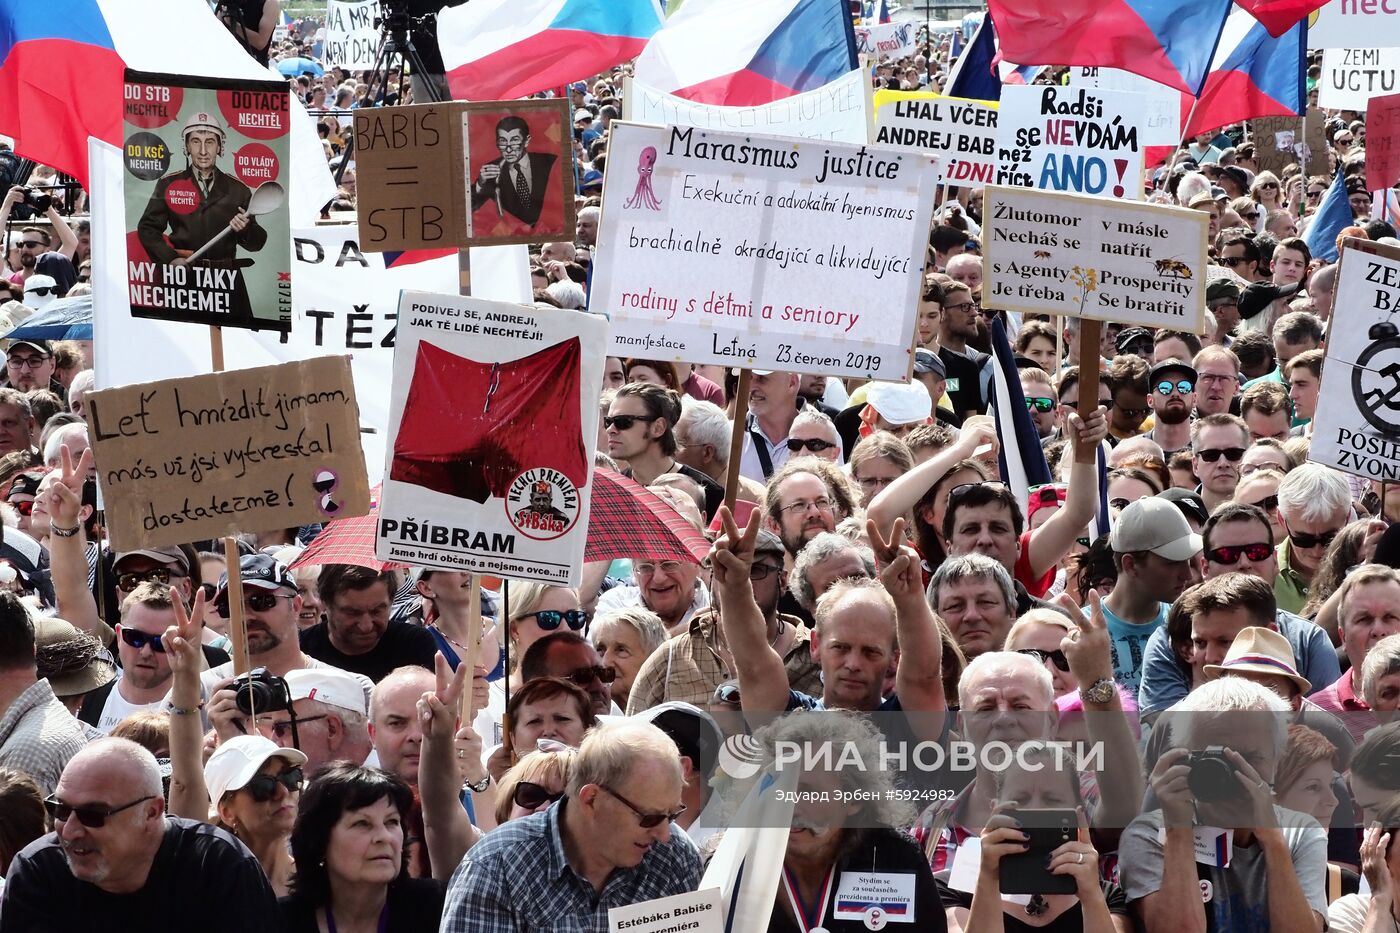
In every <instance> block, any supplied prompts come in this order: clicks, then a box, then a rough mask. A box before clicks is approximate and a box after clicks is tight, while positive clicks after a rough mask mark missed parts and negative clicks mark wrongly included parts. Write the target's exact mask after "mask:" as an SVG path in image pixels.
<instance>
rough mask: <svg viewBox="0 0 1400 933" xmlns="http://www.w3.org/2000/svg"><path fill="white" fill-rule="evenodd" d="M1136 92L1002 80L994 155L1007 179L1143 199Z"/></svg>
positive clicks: (1030, 185)
mask: <svg viewBox="0 0 1400 933" xmlns="http://www.w3.org/2000/svg"><path fill="white" fill-rule="evenodd" d="M1143 110H1144V104H1143V100H1142V98H1141V97H1140V96H1139V95H1137V94H1132V93H1129V92H1127V91H1109V90H1100V89H1097V88H1085V87H1078V88H1067V87H1055V86H1053V85H1014V84H1013V85H1006V86H1003V87H1002V89H1001V109H1000V110H999V111H998V113H997V157H998V159H999V160H1000V162H1001V167H1002V169H1003V170H1004V172H1005V174H1004V175H1003V178H1004V179H1005V180H1006V181H1007V182H1008V183H1010V184H1015V185H1023V186H1025V187H1027V188H1041V189H1043V190H1045V191H1069V192H1077V193H1079V194H1103V195H1111V196H1112V197H1115V198H1132V199H1135V200H1139V201H1140V200H1142V197H1143V190H1142V147H1143V142H1142V126H1141V123H1142V118H1143Z"/></svg>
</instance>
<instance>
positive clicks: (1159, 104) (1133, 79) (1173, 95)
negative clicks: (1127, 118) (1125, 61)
mask: <svg viewBox="0 0 1400 933" xmlns="http://www.w3.org/2000/svg"><path fill="white" fill-rule="evenodd" d="M1069 83H1070V87H1093V88H1100V89H1102V90H1105V91H1126V92H1128V93H1130V94H1141V95H1142V100H1141V101H1140V103H1141V105H1142V108H1143V110H1142V122H1141V126H1142V140H1141V142H1142V145H1143V146H1172V147H1175V146H1176V145H1177V144H1178V143H1179V142H1180V141H1181V92H1180V91H1178V90H1177V89H1176V88H1174V87H1167V86H1166V85H1165V84H1159V83H1158V82H1156V81H1153V80H1151V79H1150V78H1144V77H1142V76H1141V75H1135V74H1133V73H1132V72H1131V71H1124V70H1123V69H1121V68H1092V67H1090V68H1085V67H1075V68H1071V69H1070V70H1069Z"/></svg>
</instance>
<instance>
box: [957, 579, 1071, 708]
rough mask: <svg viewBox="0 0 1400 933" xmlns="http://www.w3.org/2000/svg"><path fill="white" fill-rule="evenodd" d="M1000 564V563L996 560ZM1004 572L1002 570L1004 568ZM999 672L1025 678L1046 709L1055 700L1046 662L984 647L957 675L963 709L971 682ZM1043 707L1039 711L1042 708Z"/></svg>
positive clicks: (959, 698) (967, 700)
mask: <svg viewBox="0 0 1400 933" xmlns="http://www.w3.org/2000/svg"><path fill="white" fill-rule="evenodd" d="M997 566H998V567H1000V566H1001V565H1000V564H997ZM1002 572H1003V573H1004V572H1005V570H1004V569H1003V571H1002ZM993 674H998V675H1001V676H1002V677H1005V678H1007V679H1009V680H1022V681H1025V680H1028V681H1030V682H1031V684H1032V685H1034V686H1035V687H1037V688H1038V689H1039V690H1040V692H1041V693H1042V694H1043V695H1044V697H1045V710H1043V711H1048V710H1050V709H1051V708H1052V706H1053V704H1054V701H1055V681H1054V680H1053V679H1052V678H1051V677H1050V672H1049V671H1048V670H1046V669H1045V665H1044V664H1042V663H1041V662H1039V661H1037V660H1036V659H1035V658H1033V657H1031V656H1030V655H1028V654H1021V653H1019V652H1016V651H984V652H983V653H982V654H979V655H978V656H977V657H975V658H973V659H972V660H971V661H969V662H968V663H967V667H965V668H963V672H962V676H961V677H959V678H958V706H959V707H961V708H962V709H963V710H964V711H967V710H970V709H971V707H972V702H971V700H972V697H971V686H970V685H971V684H972V682H973V681H974V680H976V679H977V678H979V677H982V676H984V675H993ZM1043 711H1042V712H1043Z"/></svg>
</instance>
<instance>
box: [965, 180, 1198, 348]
mask: <svg viewBox="0 0 1400 933" xmlns="http://www.w3.org/2000/svg"><path fill="white" fill-rule="evenodd" d="M984 202H985V203H984V207H983V213H982V249H983V255H984V256H985V257H986V258H985V261H984V263H983V266H984V268H985V269H986V280H985V281H984V283H983V286H982V295H983V299H982V301H983V304H984V305H985V306H986V307H989V308H1000V309H1004V310H1007V311H1022V312H1029V313H1032V314H1037V313H1048V314H1068V315H1070V316H1073V317H1085V318H1096V319H1098V320H1101V321H1121V322H1122V323H1124V324H1137V325H1141V326H1143V327H1166V328H1169V329H1171V330H1186V331H1192V332H1194V333H1198V334H1199V333H1200V332H1201V331H1202V330H1204V328H1205V294H1206V290H1205V278H1204V274H1205V269H1206V231H1207V228H1208V225H1209V222H1210V221H1209V218H1208V217H1207V216H1206V215H1205V214H1204V213H1202V212H1201V211H1192V210H1187V209H1186V208H1181V207H1167V206H1165V205H1160V204H1139V203H1134V202H1132V201H1118V200H1115V199H1112V198H1094V197H1083V196H1078V195H1067V194H1055V193H1051V192H1048V191H1032V190H1027V189H1023V188H1003V187H996V186H988V187H987V189H986V194H985V196H984Z"/></svg>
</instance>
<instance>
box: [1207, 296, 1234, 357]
mask: <svg viewBox="0 0 1400 933" xmlns="http://www.w3.org/2000/svg"><path fill="white" fill-rule="evenodd" d="M1206 307H1207V308H1208V309H1210V313H1211V314H1213V315H1215V334H1214V335H1213V336H1214V338H1215V339H1214V340H1213V341H1212V342H1213V343H1214V344H1215V345H1217V346H1220V347H1228V346H1229V345H1230V340H1231V338H1232V337H1233V335H1234V333H1235V327H1236V326H1237V325H1238V324H1239V323H1240V287H1239V286H1238V285H1237V284H1235V282H1234V280H1232V279H1215V280H1214V281H1212V282H1211V283H1210V284H1209V285H1207V286H1206Z"/></svg>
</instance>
